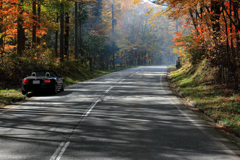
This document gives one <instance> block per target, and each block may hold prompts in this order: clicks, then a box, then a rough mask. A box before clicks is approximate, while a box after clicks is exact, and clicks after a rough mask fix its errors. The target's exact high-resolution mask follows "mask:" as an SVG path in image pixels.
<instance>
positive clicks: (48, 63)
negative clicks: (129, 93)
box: [0, 54, 124, 108]
mask: <svg viewBox="0 0 240 160" xmlns="http://www.w3.org/2000/svg"><path fill="white" fill-rule="evenodd" d="M0 66H1V68H0V75H1V77H0V108H1V107H3V106H5V105H7V104H12V103H13V102H15V101H20V100H22V99H25V98H26V97H25V96H23V95H22V92H21V89H20V87H21V81H22V79H23V78H24V77H26V76H29V75H30V74H31V73H32V71H33V70H44V69H47V70H54V71H56V72H57V73H58V74H59V75H62V76H63V77H64V83H65V86H68V85H70V84H74V83H77V82H80V81H84V80H88V79H92V78H95V77H98V76H101V75H104V74H107V73H111V72H114V71H117V70H121V69H124V67H117V68H116V69H112V70H104V71H101V70H95V71H90V70H89V69H86V68H83V67H80V66H76V61H75V60H74V59H68V60H65V61H64V62H63V63H60V60H59V58H55V57H54V56H51V55H48V56H46V57H36V55H32V56H27V54H26V55H25V56H24V57H20V56H18V55H17V54H9V55H8V56H5V57H4V58H2V59H0Z"/></svg>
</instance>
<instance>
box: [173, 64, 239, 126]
mask: <svg viewBox="0 0 240 160" xmlns="http://www.w3.org/2000/svg"><path fill="white" fill-rule="evenodd" d="M216 72H217V68H212V67H211V66H209V64H208V62H207V60H203V61H202V62H201V63H199V64H198V65H192V64H190V63H186V64H185V65H183V67H182V68H181V69H178V70H176V71H173V72H171V76H172V80H173V81H174V82H175V83H176V84H177V86H178V87H179V88H180V90H181V91H183V92H184V93H185V94H186V95H187V96H188V97H189V98H190V99H192V100H193V101H195V102H196V103H197V104H198V105H200V106H201V107H202V108H203V109H204V110H207V111H208V112H209V113H211V114H212V115H213V116H215V117H216V118H218V119H220V120H222V121H225V122H226V123H227V124H229V125H232V126H233V127H235V128H237V129H240V93H239V92H237V91H234V90H232V89H225V88H224V87H222V86H225V84H219V83H218V81H217V79H214V77H215V76H214V74H216Z"/></svg>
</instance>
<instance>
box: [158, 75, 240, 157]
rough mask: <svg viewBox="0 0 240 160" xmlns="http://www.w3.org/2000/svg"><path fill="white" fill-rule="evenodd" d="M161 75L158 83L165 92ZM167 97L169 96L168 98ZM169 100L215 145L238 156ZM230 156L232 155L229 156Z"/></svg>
mask: <svg viewBox="0 0 240 160" xmlns="http://www.w3.org/2000/svg"><path fill="white" fill-rule="evenodd" d="M162 76H163V75H161V78H160V84H161V88H162V91H163V92H164V94H165V90H164V89H163V83H162ZM168 99H169V98H168ZM169 100H170V102H171V103H172V104H173V105H174V106H175V107H176V108H177V109H178V111H179V112H180V113H182V114H183V115H184V117H186V118H187V120H188V121H190V122H191V123H193V125H194V126H196V127H197V128H198V129H199V130H200V131H201V132H202V133H203V134H205V135H206V136H207V137H209V138H210V139H211V140H212V141H213V142H214V143H215V144H216V145H217V146H219V147H221V148H222V149H223V150H224V151H225V153H227V154H228V155H231V156H234V157H233V159H235V157H238V156H237V155H236V154H235V153H234V152H233V151H232V150H230V149H229V148H228V147H227V146H226V145H224V144H223V143H222V142H219V141H218V140H217V139H216V138H215V137H214V136H213V135H212V134H210V133H209V132H208V131H206V130H204V128H203V127H201V126H200V125H199V124H198V123H197V122H196V121H195V120H194V119H192V118H191V117H189V115H188V114H186V113H185V112H183V111H182V110H181V108H180V107H179V106H177V104H176V103H174V102H173V101H172V100H171V99H169ZM231 158H232V157H231Z"/></svg>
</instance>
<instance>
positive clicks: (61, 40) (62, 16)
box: [60, 3, 64, 62]
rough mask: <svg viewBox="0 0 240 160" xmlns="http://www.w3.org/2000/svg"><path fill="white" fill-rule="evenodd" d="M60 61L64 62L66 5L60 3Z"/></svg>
mask: <svg viewBox="0 0 240 160" xmlns="http://www.w3.org/2000/svg"><path fill="white" fill-rule="evenodd" d="M60 5H61V6H60V61H61V62H63V52H64V51H63V48H64V43H63V42H64V8H63V7H64V6H63V3H61V4H60Z"/></svg>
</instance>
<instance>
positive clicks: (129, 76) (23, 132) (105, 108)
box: [0, 66, 240, 160]
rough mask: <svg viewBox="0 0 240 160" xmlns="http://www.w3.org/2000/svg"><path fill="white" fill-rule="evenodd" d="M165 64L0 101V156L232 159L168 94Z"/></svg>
mask: <svg viewBox="0 0 240 160" xmlns="http://www.w3.org/2000/svg"><path fill="white" fill-rule="evenodd" d="M166 71H167V69H166V66H151V67H139V68H132V69H126V70H123V71H120V72H115V73H112V74H108V75H105V76H102V77H98V78H96V79H92V80H89V81H85V82H82V83H78V84H75V85H71V86H69V87H66V89H65V91H64V92H60V93H58V94H56V95H33V96H32V97H31V98H29V99H27V100H26V101H24V102H21V103H19V104H16V105H11V106H7V108H6V109H2V110H1V111H0V160H37V159H39V160H53V159H54V160H55V159H57V160H59V159H61V160H73V159H74V160H78V159H81V160H82V159H90V160H101V159H102V160H110V159H114V160H115V159H116V160H118V159H121V160H155V159H156V160H165V159H166V160H181V159H184V160H228V159H229V160H230V159H236V160H237V159H240V158H239V157H238V156H237V155H239V148H238V147H236V146H235V145H233V144H231V142H229V141H228V140H226V139H225V138H223V137H222V136H221V135H220V134H219V133H218V132H216V131H215V130H214V129H212V128H211V127H210V126H209V125H208V124H207V123H206V122H204V121H203V120H201V119H199V118H198V117H197V116H196V115H194V114H193V113H192V112H191V111H190V110H189V109H187V108H186V107H185V106H184V105H182V103H181V102H180V101H179V100H178V99H177V98H176V97H175V96H174V95H173V94H172V92H171V90H170V88H169V87H168V84H167V81H166Z"/></svg>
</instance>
